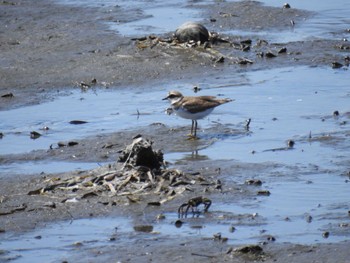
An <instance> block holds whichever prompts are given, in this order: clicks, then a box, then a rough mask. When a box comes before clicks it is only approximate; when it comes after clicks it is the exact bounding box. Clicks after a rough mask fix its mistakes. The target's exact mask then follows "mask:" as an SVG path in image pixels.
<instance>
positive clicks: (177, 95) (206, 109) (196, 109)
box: [163, 90, 233, 138]
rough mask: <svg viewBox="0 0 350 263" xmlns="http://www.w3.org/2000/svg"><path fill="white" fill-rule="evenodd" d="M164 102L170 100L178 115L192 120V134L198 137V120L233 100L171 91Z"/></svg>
mask: <svg viewBox="0 0 350 263" xmlns="http://www.w3.org/2000/svg"><path fill="white" fill-rule="evenodd" d="M163 100H168V101H169V102H170V104H171V107H172V109H173V110H174V111H175V113H176V115H178V116H180V117H182V118H185V119H190V120H192V127H191V134H190V136H191V137H193V138H196V137H197V120H199V119H203V118H204V117H206V116H208V115H209V114H210V113H211V112H212V111H213V110H214V108H215V107H217V106H220V105H222V104H224V103H227V102H230V101H233V100H232V99H217V98H216V97H214V96H198V97H187V96H183V95H182V94H181V92H179V91H174V90H173V91H170V92H169V93H168V96H166V97H165V98H164V99H163Z"/></svg>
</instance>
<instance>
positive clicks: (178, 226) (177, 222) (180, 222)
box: [175, 220, 183, 228]
mask: <svg viewBox="0 0 350 263" xmlns="http://www.w3.org/2000/svg"><path fill="white" fill-rule="evenodd" d="M182 224H183V222H182V221H181V220H176V221H175V226H176V227H177V228H180V227H182Z"/></svg>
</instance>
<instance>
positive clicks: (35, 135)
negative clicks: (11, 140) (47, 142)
mask: <svg viewBox="0 0 350 263" xmlns="http://www.w3.org/2000/svg"><path fill="white" fill-rule="evenodd" d="M40 136H41V134H40V133H38V132H36V131H32V132H30V138H31V139H33V140H35V139H38V138H39V137H40Z"/></svg>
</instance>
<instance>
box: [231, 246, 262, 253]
mask: <svg viewBox="0 0 350 263" xmlns="http://www.w3.org/2000/svg"><path fill="white" fill-rule="evenodd" d="M233 251H234V252H239V253H243V254H261V253H263V249H262V247H260V246H258V245H250V246H243V247H239V248H236V249H234V250H233Z"/></svg>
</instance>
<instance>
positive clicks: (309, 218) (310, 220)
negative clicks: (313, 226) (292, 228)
mask: <svg viewBox="0 0 350 263" xmlns="http://www.w3.org/2000/svg"><path fill="white" fill-rule="evenodd" d="M306 222H308V223H311V222H312V216H310V215H308V216H307V217H306Z"/></svg>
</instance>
